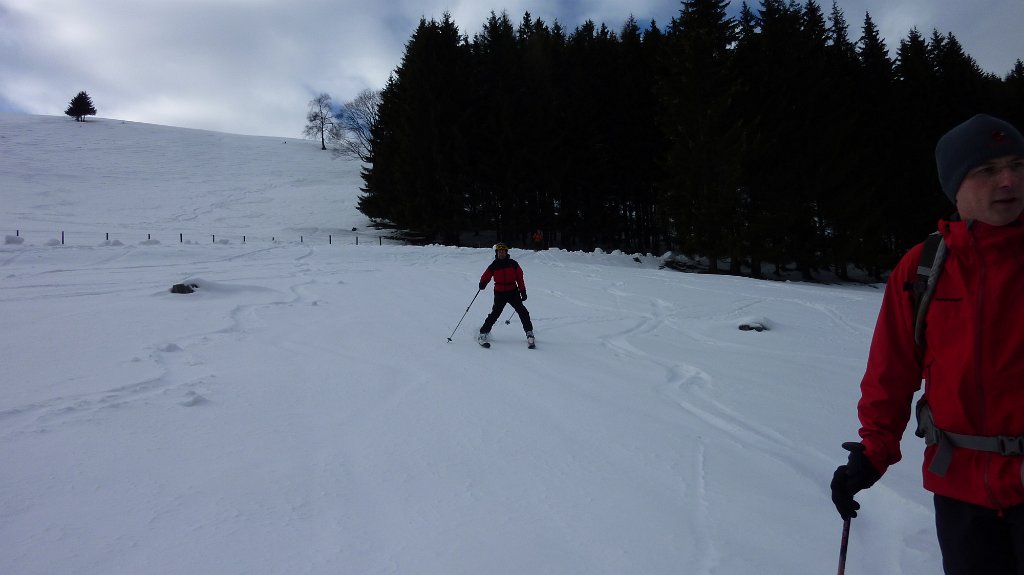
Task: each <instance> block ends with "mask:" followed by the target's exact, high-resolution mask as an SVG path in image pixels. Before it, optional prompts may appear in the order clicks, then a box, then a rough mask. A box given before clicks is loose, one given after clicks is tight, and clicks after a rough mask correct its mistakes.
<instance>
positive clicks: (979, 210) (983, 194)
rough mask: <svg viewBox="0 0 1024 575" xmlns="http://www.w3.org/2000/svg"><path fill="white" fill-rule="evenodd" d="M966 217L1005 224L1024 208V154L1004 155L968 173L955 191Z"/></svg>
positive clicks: (962, 215) (960, 211) (957, 202)
mask: <svg viewBox="0 0 1024 575" xmlns="http://www.w3.org/2000/svg"><path fill="white" fill-rule="evenodd" d="M956 209H957V211H958V212H959V213H960V217H961V218H962V219H964V220H978V221H980V222H985V223H986V224H989V225H992V226H1005V225H1006V224H1008V223H1010V222H1013V221H1014V220H1016V219H1017V218H1018V217H1020V214H1021V211H1024V156H1003V157H1001V158H996V159H994V160H990V161H988V162H985V163H984V164H981V165H980V166H977V167H975V168H974V169H972V170H971V171H969V172H967V176H966V177H964V181H963V182H962V183H961V184H960V190H959V191H958V192H957V194H956Z"/></svg>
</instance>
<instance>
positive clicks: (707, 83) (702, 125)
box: [659, 0, 740, 272]
mask: <svg viewBox="0 0 1024 575" xmlns="http://www.w3.org/2000/svg"><path fill="white" fill-rule="evenodd" d="M727 6H728V2H727V1H726V0H685V1H684V2H683V7H682V9H681V10H680V14H679V17H678V18H673V19H672V22H671V23H670V25H669V26H668V29H667V30H666V32H665V43H666V48H667V50H666V51H665V54H666V58H667V60H666V65H665V69H666V72H667V74H666V76H665V77H664V78H663V79H662V83H661V85H660V87H659V96H660V99H661V107H662V110H661V111H662V114H663V117H662V124H663V129H664V130H665V134H666V138H667V142H668V155H667V163H666V167H665V172H666V173H665V180H664V181H663V182H662V184H661V186H660V189H661V201H662V202H664V206H665V210H667V218H668V219H669V220H670V221H671V222H672V224H673V228H674V229H673V232H674V234H675V238H676V244H677V246H678V247H679V248H681V249H682V250H683V251H684V252H688V253H693V254H703V255H706V256H707V258H708V262H709V266H710V270H711V271H712V272H716V271H718V265H719V260H720V258H731V259H732V260H733V261H734V262H738V257H737V256H738V253H737V248H738V247H739V245H740V241H739V237H740V235H739V233H738V229H737V228H738V227H739V222H737V220H736V214H737V212H736V205H737V203H738V202H737V198H738V194H739V165H738V162H737V159H738V157H739V154H737V150H736V149H735V143H736V136H737V125H736V122H735V118H734V117H733V115H732V114H731V112H732V110H731V109H730V106H729V103H730V101H731V99H732V96H733V89H734V87H735V83H734V82H733V79H732V77H731V70H732V67H731V64H730V59H731V56H732V53H731V47H732V44H733V42H734V41H735V39H736V25H735V21H734V20H733V19H732V18H730V17H729V16H728V15H727V12H726V8H727Z"/></svg>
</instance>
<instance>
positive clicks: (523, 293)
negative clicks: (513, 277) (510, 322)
mask: <svg viewBox="0 0 1024 575" xmlns="http://www.w3.org/2000/svg"><path fill="white" fill-rule="evenodd" d="M519 298H520V299H521V300H523V301H526V291H521V292H519Z"/></svg>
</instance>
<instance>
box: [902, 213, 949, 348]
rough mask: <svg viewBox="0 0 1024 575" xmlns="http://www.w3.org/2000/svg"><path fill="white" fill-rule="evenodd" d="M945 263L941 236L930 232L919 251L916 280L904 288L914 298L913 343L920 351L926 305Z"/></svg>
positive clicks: (944, 243)
mask: <svg viewBox="0 0 1024 575" xmlns="http://www.w3.org/2000/svg"><path fill="white" fill-rule="evenodd" d="M945 261H946V242H945V241H944V240H943V239H942V234H941V233H939V232H932V233H931V234H929V235H928V237H927V238H925V240H924V248H922V249H921V261H920V262H918V264H917V278H916V279H915V280H914V281H913V282H911V283H908V284H906V285H905V286H904V289H905V290H907V291H910V292H913V298H914V342H916V343H917V345H918V346H919V347H921V348H922V349H923V348H924V346H925V341H924V328H925V316H927V315H928V304H930V303H931V301H932V295H933V294H934V293H935V284H936V283H937V282H938V280H939V274H941V273H942V264H943V262H945Z"/></svg>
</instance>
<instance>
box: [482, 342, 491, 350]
mask: <svg viewBox="0 0 1024 575" xmlns="http://www.w3.org/2000/svg"><path fill="white" fill-rule="evenodd" d="M480 347H483V348H486V349H491V342H489V341H485V342H482V343H480Z"/></svg>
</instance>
